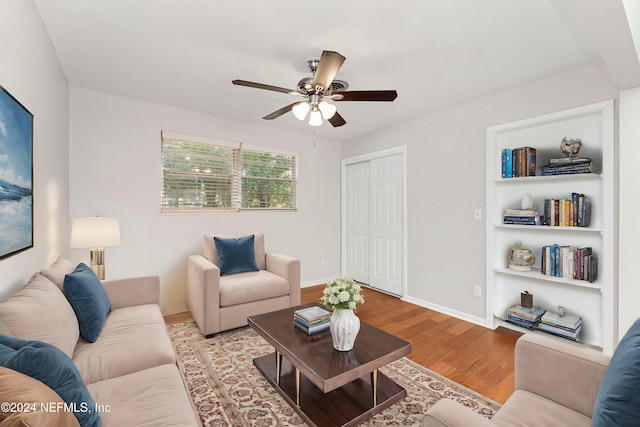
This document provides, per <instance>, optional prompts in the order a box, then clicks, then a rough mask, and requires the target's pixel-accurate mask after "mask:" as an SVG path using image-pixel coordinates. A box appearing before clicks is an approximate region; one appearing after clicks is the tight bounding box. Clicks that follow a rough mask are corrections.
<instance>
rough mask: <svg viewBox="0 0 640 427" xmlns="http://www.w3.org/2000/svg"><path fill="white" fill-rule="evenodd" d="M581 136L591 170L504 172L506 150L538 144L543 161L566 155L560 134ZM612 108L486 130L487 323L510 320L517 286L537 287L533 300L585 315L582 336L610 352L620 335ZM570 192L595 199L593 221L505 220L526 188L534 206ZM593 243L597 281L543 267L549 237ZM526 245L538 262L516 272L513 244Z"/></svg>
mask: <svg viewBox="0 0 640 427" xmlns="http://www.w3.org/2000/svg"><path fill="white" fill-rule="evenodd" d="M564 137H567V138H580V139H581V140H582V142H583V147H582V150H581V151H580V153H579V156H580V157H590V158H591V159H592V161H593V173H590V174H575V175H558V176H539V173H540V171H539V170H538V172H537V173H538V176H530V177H520V178H502V176H501V162H502V160H501V152H502V149H504V148H507V149H514V148H518V147H524V146H530V147H534V148H536V150H537V165H538V168H540V167H541V166H543V165H545V164H547V163H548V162H549V159H550V158H556V157H563V154H562V152H561V151H560V142H561V140H562V138H564ZM613 165H614V110H613V101H606V102H601V103H597V104H592V105H587V106H584V107H579V108H574V109H571V110H565V111H560V112H557V113H553V114H547V115H544V116H539V117H534V118H530V119H526V120H520V121H517V122H512V123H506V124H503V125H499V126H493V127H490V128H488V129H487V251H486V252H487V260H486V261H487V267H486V271H487V277H486V282H487V310H486V312H487V324H488V325H490V326H492V327H496V326H498V325H502V326H508V327H513V328H514V329H518V330H521V331H528V330H525V329H522V328H518V327H517V326H515V325H511V324H509V323H506V322H504V321H503V320H504V319H505V318H506V312H507V309H508V308H509V307H511V306H512V305H514V304H519V303H520V293H521V292H523V291H525V290H526V291H529V292H530V293H532V294H533V303H534V305H537V306H540V307H543V308H545V309H547V310H553V311H555V310H556V308H557V307H558V306H563V307H565V309H566V311H567V312H568V313H572V314H577V315H579V316H581V317H582V319H583V332H582V336H581V340H580V341H581V342H583V343H584V344H586V345H589V346H591V347H595V348H597V349H600V350H601V351H602V352H603V353H604V354H611V353H612V352H613V348H614V345H615V342H614V340H615V337H616V336H617V320H616V319H617V301H616V295H617V283H616V274H615V260H616V258H617V254H616V253H615V238H614V234H615V224H614V218H615V209H616V207H615V203H614V202H615V199H614V193H615V179H614V168H613ZM572 192H578V193H583V194H585V195H587V196H589V197H590V198H591V203H592V211H591V223H590V225H589V227H551V226H521V225H505V224H503V223H502V222H503V221H502V220H503V212H504V209H505V208H519V207H520V200H521V198H522V196H523V195H525V194H531V196H532V197H533V200H534V204H535V209H536V210H538V211H539V212H542V211H543V201H544V199H547V198H549V199H564V198H570V196H571V193H572ZM554 243H557V244H560V245H571V246H575V247H580V246H591V247H593V251H594V253H595V254H597V255H598V279H597V280H596V281H595V282H594V283H589V282H588V281H583V280H574V279H568V278H559V277H553V276H547V275H543V274H541V273H540V258H541V250H542V247H543V246H545V245H550V244H554ZM516 246H523V247H526V248H529V249H531V250H532V251H533V252H534V254H535V255H536V262H535V264H534V265H533V269H532V270H531V271H528V272H520V271H514V270H511V269H509V268H507V266H508V255H509V250H510V248H512V247H516Z"/></svg>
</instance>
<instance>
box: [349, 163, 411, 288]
mask: <svg viewBox="0 0 640 427" xmlns="http://www.w3.org/2000/svg"><path fill="white" fill-rule="evenodd" d="M347 171H348V172H347V191H348V197H347V218H348V224H347V233H348V234H347V236H348V238H347V252H348V255H347V270H348V272H347V273H348V275H349V276H350V277H351V278H353V279H355V280H357V281H359V282H362V283H366V284H368V285H370V286H372V287H374V288H377V289H380V290H382V291H385V292H389V293H392V294H395V295H402V283H403V269H402V265H403V259H404V254H403V248H404V245H403V241H402V240H403V235H402V230H403V224H402V221H403V216H404V215H403V206H404V201H403V200H402V197H403V185H404V182H403V177H404V173H403V161H402V154H394V155H390V156H384V157H379V158H375V159H372V160H369V161H366V162H361V163H355V164H352V165H349V166H348V167H347Z"/></svg>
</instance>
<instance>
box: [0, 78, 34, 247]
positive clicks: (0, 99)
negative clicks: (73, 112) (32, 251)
mask: <svg viewBox="0 0 640 427" xmlns="http://www.w3.org/2000/svg"><path fill="white" fill-rule="evenodd" d="M32 247H33V114H31V113H30V112H29V110H27V109H26V108H25V107H24V106H23V105H22V104H20V102H18V100H17V99H15V98H14V97H13V96H11V94H10V93H9V92H7V91H6V90H5V89H4V88H3V87H2V86H0V259H3V258H7V257H10V256H12V255H15V254H17V253H20V252H22V251H25V250H27V249H29V248H32Z"/></svg>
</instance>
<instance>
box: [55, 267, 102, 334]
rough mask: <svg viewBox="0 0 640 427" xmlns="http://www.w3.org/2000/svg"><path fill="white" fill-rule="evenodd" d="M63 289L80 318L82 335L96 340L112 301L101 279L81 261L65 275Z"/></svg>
mask: <svg viewBox="0 0 640 427" xmlns="http://www.w3.org/2000/svg"><path fill="white" fill-rule="evenodd" d="M63 291H64V295H65V296H66V297H67V300H69V303H70V304H71V307H73V311H74V312H75V313H76V317H77V318H78V324H79V325H80V335H81V336H82V338H84V339H85V340H87V341H89V342H95V341H96V340H97V339H98V336H99V335H100V332H101V331H102V327H103V326H104V321H105V319H106V318H107V314H109V312H110V311H111V302H110V301H109V297H108V296H107V292H106V291H105V290H104V288H103V287H102V283H100V279H98V276H96V273H94V272H93V270H91V269H90V268H89V266H87V265H86V264H83V263H80V264H78V266H77V267H76V269H75V270H73V272H72V273H71V274H67V275H66V276H64V285H63Z"/></svg>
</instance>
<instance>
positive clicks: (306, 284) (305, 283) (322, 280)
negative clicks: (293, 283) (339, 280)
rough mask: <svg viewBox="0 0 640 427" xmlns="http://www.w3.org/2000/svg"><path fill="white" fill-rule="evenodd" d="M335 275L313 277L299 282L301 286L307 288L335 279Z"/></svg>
mask: <svg viewBox="0 0 640 427" xmlns="http://www.w3.org/2000/svg"><path fill="white" fill-rule="evenodd" d="M336 277H337V276H334V277H327V278H325V279H315V280H310V281H307V282H302V283H300V287H301V288H308V287H310V286H316V285H324V284H326V283H327V282H330V281H331V280H333V279H335V278H336Z"/></svg>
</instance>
